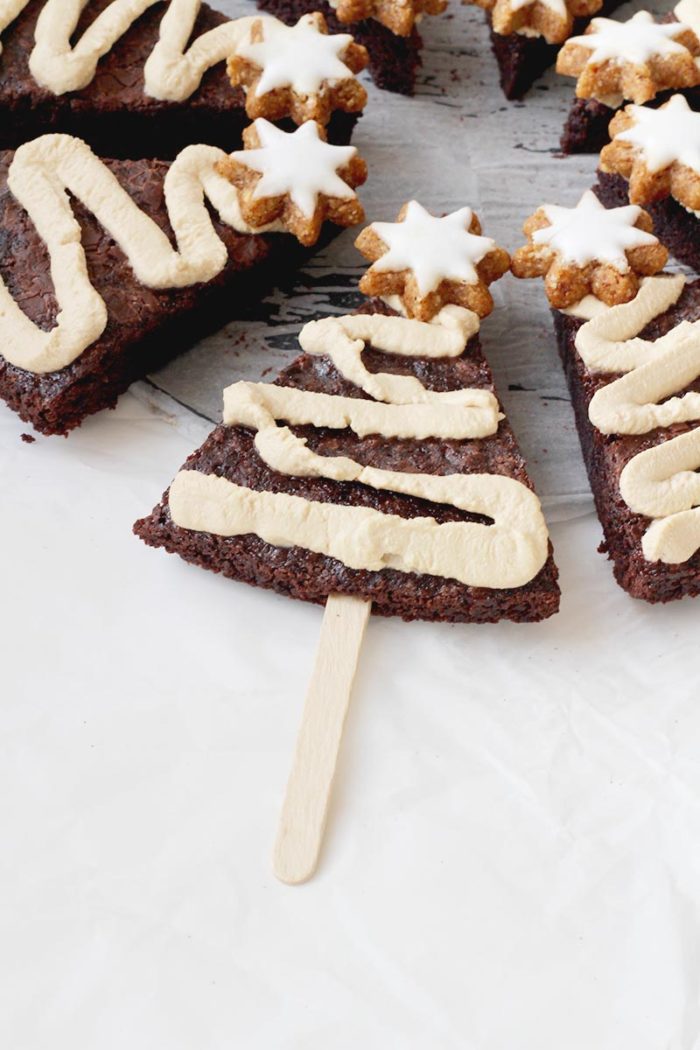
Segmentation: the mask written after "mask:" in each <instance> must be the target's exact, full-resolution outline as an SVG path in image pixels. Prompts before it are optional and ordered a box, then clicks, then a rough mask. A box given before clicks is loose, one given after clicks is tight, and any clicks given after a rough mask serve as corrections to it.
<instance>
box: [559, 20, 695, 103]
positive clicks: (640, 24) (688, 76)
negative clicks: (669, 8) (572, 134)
mask: <svg viewBox="0 0 700 1050" xmlns="http://www.w3.org/2000/svg"><path fill="white" fill-rule="evenodd" d="M699 54H700V41H699V40H698V38H697V37H696V35H695V33H694V32H693V31H692V29H690V27H689V26H687V25H684V24H683V23H682V22H668V23H664V24H660V23H657V22H655V21H654V18H653V15H650V14H649V12H648V11H639V12H637V14H636V15H634V16H633V17H632V18H630V19H629V20H628V21H627V22H616V21H614V20H613V19H611V18H594V19H593V21H592V22H591V24H590V26H589V27H588V29H587V30H586V32H585V33H584V34H583V36H574V37H571V38H570V39H569V40H567V42H566V43H565V44H564V47H563V48H562V49H561V51H560V52H559V56H558V58H557V72H558V73H564V74H565V75H568V76H578V77H579V80H578V83H577V85H576V94H577V95H578V97H579V98H597V99H600V100H601V101H603V102H606V103H607V104H609V105H612V106H617V105H620V103H621V102H622V101H623V99H631V100H632V101H634V102H638V103H641V102H648V101H649V100H650V99H652V98H654V97H655V96H656V95H657V94H658V93H659V92H660V91H665V90H668V89H669V88H683V87H692V86H693V85H695V84H697V83H699V82H700V69H699V68H698V64H697V61H696V59H697V56H698V55H699Z"/></svg>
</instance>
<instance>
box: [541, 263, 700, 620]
mask: <svg viewBox="0 0 700 1050" xmlns="http://www.w3.org/2000/svg"><path fill="white" fill-rule="evenodd" d="M552 312H553V316H554V325H555V329H556V334H557V342H558V346H559V353H560V355H561V359H562V362H563V364H564V369H565V372H566V377H567V381H568V384H569V390H570V391H571V400H572V404H573V407H574V412H575V415H576V425H577V428H578V432H579V437H580V439H581V447H582V449H583V456H584V460H585V462H586V467H587V470H588V477H589V480H590V483H591V488H592V490H593V495H594V498H595V504H596V510H597V512H598V517H599V518H600V521H601V524H602V526H603V533H604V536H605V542H604V544H603V546H602V547H601V550H602V551H603V552H604V553H607V554H608V557H609V558H610V559H611V560H612V562H613V572H614V574H615V578H616V580H617V582H618V583H619V584H620V586H621V587H623V588H624V590H626V591H627V592H628V593H629V594H631V595H632V596H633V597H634V598H642V599H644V600H645V601H648V602H668V601H672V600H674V599H676V598H683V597H686V596H691V595H698V594H700V552H698V553H696V554H695V555H694V556H693V557H692V558H690V559H689V560H688V561H686V562H683V563H682V564H679V565H669V564H666V563H663V562H659V561H657V562H654V561H647V560H646V558H645V557H644V555H643V552H642V548H641V540H642V536H643V535H644V533H645V532H646V530H647V528H648V527H649V524H650V520H649V518H646V517H643V516H642V515H640V514H635V513H634V512H633V511H632V510H630V508H629V507H628V506H627V504H626V503H625V501H624V500H623V498H622V496H621V495H620V484H619V479H620V474H621V472H622V469H623V467H624V466H625V465H626V464H627V463H628V462H629V461H630V460H631V459H632V458H633V457H634V456H636V455H637V454H638V453H640V452H642V451H644V450H645V449H648V448H651V447H653V446H655V445H658V444H661V443H662V442H664V441H668V440H669V439H670V438H673V437H677V436H678V435H680V434H683V433H685V432H687V431H689V430H692V429H694V428H696V427H697V422H696V423H681V424H675V425H674V426H671V427H664V428H657V429H656V430H653V431H651V432H650V433H647V434H641V435H633V436H630V435H619V434H608V435H606V434H603V433H601V432H600V431H599V430H597V429H596V428H595V427H594V426H593V425H592V423H591V422H590V419H589V417H588V407H589V404H590V402H591V399H592V397H593V395H594V394H595V392H596V391H597V390H599V389H600V388H601V387H603V386H605V385H607V384H608V383H610V382H611V380H612V379H614V378H616V376H610V375H607V374H606V375H601V374H593V373H591V372H589V371H588V369H587V368H586V366H585V364H584V363H583V361H582V360H581V357H580V356H579V354H578V352H577V350H576V346H575V339H576V334H577V332H578V330H579V328H580V327H581V325H582V324H583V322H582V321H581V320H578V319H576V318H574V317H570V316H567V315H565V314H562V313H560V312H559V311H557V310H554V311H552ZM699 319H700V281H694V282H692V283H689V284H687V285H686V287H685V289H684V291H683V294H682V295H681V297H680V299H679V300H678V302H677V303H676V304H675V305H674V306H672V307H671V309H669V310H668V311H666V313H665V314H663V315H661V316H660V317H658V318H656V319H655V320H654V321H653V322H651V324H649V325H647V327H646V328H645V329H644V331H643V332H642V333H641V335H642V337H643V338H645V339H658V338H659V337H661V336H663V335H665V334H666V332H668V331H670V330H671V329H672V328H675V327H676V326H677V325H678V324H680V323H681V321H697V320H699ZM687 390H700V382H698V381H696V382H695V383H694V384H692V385H691V386H689V387H688V388H687ZM684 392H685V391H678V394H679V395H680V394H682V393H684Z"/></svg>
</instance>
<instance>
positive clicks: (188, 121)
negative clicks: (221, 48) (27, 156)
mask: <svg viewBox="0 0 700 1050" xmlns="http://www.w3.org/2000/svg"><path fill="white" fill-rule="evenodd" d="M45 3H46V0H30V2H29V3H28V4H27V6H26V7H25V8H24V10H23V11H22V12H21V13H20V14H19V15H18V16H17V18H16V19H15V20H14V22H12V23H11V25H10V26H9V27H8V28H7V29H6V30H5V31H4V33H3V34H2V54H1V55H0V148H1V149H15V148H16V147H17V146H18V145H20V144H21V143H22V142H27V141H29V140H30V139H32V138H35V137H37V136H38V135H42V134H45V133H47V132H61V133H64V134H68V135H75V136H77V137H78V138H82V139H83V140H84V141H85V142H87V143H89V145H90V146H92V148H93V149H94V150H95V152H96V153H98V154H100V155H102V156H105V157H118V158H141V157H160V158H164V159H171V158H173V157H174V156H175V155H176V154H177V153H178V152H179V151H180V150H181V149H183V148H184V147H185V146H187V145H190V144H191V143H193V142H205V143H207V144H208V145H213V146H219V147H221V148H222V149H226V150H233V149H236V148H237V147H238V146H239V145H240V142H241V135H242V132H243V129H244V128H245V127H246V126H247V125H248V124H249V123H250V120H249V118H248V117H247V116H246V112H245V105H244V101H245V96H244V93H243V90H242V89H241V88H233V87H232V86H231V84H230V83H229V80H228V75H227V72H226V63H225V62H220V63H218V64H217V65H215V66H213V67H212V68H211V69H210V70H208V71H207V72H206V73H205V74H204V77H203V79H202V82H201V84H200V86H199V88H197V90H196V91H195V92H194V93H193V94H192V95H191V96H190V97H189V98H187V99H186V100H185V101H183V102H168V101H160V100H159V99H156V98H152V97H149V96H148V95H146V94H145V92H144V67H145V64H146V61H147V59H148V57H149V55H150V54H151V52H152V50H153V47H154V45H155V43H156V41H157V40H158V36H159V32H160V24H161V21H162V18H163V14H164V12H165V10H166V5H165V4H164V3H157V4H155V5H154V6H153V7H150V8H149V9H148V10H146V11H145V13H144V14H143V15H141V17H140V18H139V19H138V20H137V21H136V22H134V23H133V25H132V26H131V27H130V28H129V29H128V30H127V31H126V33H125V34H124V35H123V36H122V37H121V38H120V39H119V40H117V41H116V43H115V44H114V46H113V47H112V48H111V50H110V51H108V53H107V54H106V55H105V56H104V57H103V58H102V59H101V60H100V62H99V63H98V66H97V71H96V74H95V76H94V78H93V80H92V81H91V82H90V83H89V84H88V85H87V87H85V88H83V89H82V90H80V91H70V92H67V93H66V94H63V95H55V94H53V93H52V92H51V91H48V90H46V89H45V88H42V87H40V86H39V85H38V84H37V82H36V81H35V79H34V77H33V76H32V75H31V73H30V71H29V65H28V62H29V56H30V54H31V51H32V48H33V46H34V33H35V28H36V23H37V19H38V17H39V15H40V14H41V11H42V9H43V8H44V6H45ZM110 3H111V0H90V3H89V4H87V5H86V7H85V10H84V11H83V13H82V15H81V17H80V21H79V23H78V28H77V30H76V34H75V36H76V37H79V36H80V34H82V33H83V32H84V31H85V29H86V28H88V27H89V26H90V25H91V24H92V22H93V21H94V19H95V18H96V17H97V16H98V15H99V14H100V13H101V12H102V11H103V10H104V9H105V8H107V7H109V5H110ZM313 9H314V8H313V6H312V7H311V8H310V10H313ZM228 21H230V19H228V18H227V17H226V15H224V14H221V12H219V11H215V10H214V9H213V8H211V7H209V6H208V4H206V3H203V4H202V5H201V7H200V10H199V13H198V15H197V18H196V21H195V25H194V30H193V33H192V39H193V40H194V39H196V38H197V37H199V36H201V35H202V34H203V33H206V32H208V31H209V30H211V29H215V28H216V27H217V26H220V25H223V24H224V23H226V22H228ZM343 32H347V29H344V30H343ZM357 119H358V114H357V113H344V112H341V111H337V112H335V113H334V114H333V116H332V118H331V121H330V123H329V126H328V138H329V141H331V142H336V143H341V144H342V143H346V142H349V141H350V137H351V135H352V130H353V128H354V126H355V124H356V122H357ZM280 126H282V127H286V128H288V129H291V128H292V127H293V125H292V124H291V123H290V122H289V121H282V122H280Z"/></svg>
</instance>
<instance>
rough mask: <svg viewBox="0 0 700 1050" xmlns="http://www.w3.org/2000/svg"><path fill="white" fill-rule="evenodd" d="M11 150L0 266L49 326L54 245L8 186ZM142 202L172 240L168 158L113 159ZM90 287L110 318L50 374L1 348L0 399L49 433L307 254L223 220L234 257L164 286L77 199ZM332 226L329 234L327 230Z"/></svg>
mask: <svg viewBox="0 0 700 1050" xmlns="http://www.w3.org/2000/svg"><path fill="white" fill-rule="evenodd" d="M11 160H12V153H8V152H0V273H1V274H2V278H3V280H4V281H5V284H6V285H7V288H8V290H9V292H10V294H11V295H12V296H13V298H14V299H15V300H16V302H17V303H18V304H19V305H20V307H21V308H22V310H24V312H25V313H26V314H27V316H28V317H29V318H30V320H32V321H34V322H35V323H36V324H38V325H40V326H41V327H42V328H45V329H48V328H50V327H51V326H52V325H53V324H54V322H55V319H56V313H57V304H56V300H55V298H54V293H53V285H52V281H51V275H50V269H49V256H48V251H47V249H46V247H45V245H44V242H43V241H42V240H41V238H40V236H39V234H38V233H37V231H36V229H35V227H34V224H33V223H32V221H31V219H30V218H29V216H28V215H27V213H26V212H25V211H24V209H23V208H21V207H20V205H19V204H18V203H17V202H16V200H15V198H14V197H13V195H12V194H11V193H10V191H9V190H8V187H7V171H8V167H9V164H10V162H11ZM105 164H106V165H107V166H108V167H109V168H110V169H111V171H113V172H114V174H115V175H116V176H117V178H118V179H119V181H120V183H121V184H122V186H123V187H124V188H125V189H126V190H127V191H128V193H129V194H130V195H131V196H132V197H133V199H134V200H135V201H136V203H137V204H138V205H139V207H141V208H142V209H143V210H144V211H145V212H146V213H147V214H148V215H150V216H151V218H153V219H154V220H155V221H156V222H157V223H158V225H159V226H160V227H161V229H163V230H164V231H165V232H166V233H167V234H168V235H169V236H171V238H172V233H171V229H170V225H169V222H168V216H167V210H166V207H165V203H164V200H163V179H164V176H165V173H166V171H167V169H168V164H167V163H166V162H164V161H160V160H151V161H147V160H141V161H130V160H116V161H115V160H107V161H105ZM72 203H73V209H74V214H75V216H76V218H77V219H78V221H79V223H80V226H81V229H82V235H83V236H82V243H83V247H84V249H85V254H86V258H87V266H88V272H89V275H90V280H91V282H92V284H93V286H94V287H95V288H96V289H97V291H98V292H99V293H100V295H101V296H102V297H103V299H104V301H105V303H106V306H107V311H108V315H109V319H108V322H107V325H106V328H105V330H104V332H103V333H102V335H101V336H100V338H99V339H97V340H96V341H95V342H94V343H93V344H92V345H91V346H90V347H88V348H87V349H86V350H85V351H84V352H83V353H82V354H81V355H80V356H79V357H78V358H76V360H75V361H73V363H72V364H70V365H68V366H67V367H66V368H62V369H61V370H60V371H57V372H51V373H48V374H46V375H38V374H35V373H33V372H28V371H25V370H24V369H22V368H17V367H16V366H14V365H11V364H9V363H8V362H7V361H5V360H4V358H3V357H2V355H1V354H0V397H2V398H3V399H4V400H5V401H6V402H7V403H8V405H9V406H10V407H11V408H12V409H14V411H15V412H17V413H18V414H19V416H20V418H21V419H23V420H26V421H27V422H30V423H32V424H33V425H34V427H36V429H37V430H39V431H41V432H42V433H44V434H65V433H67V432H68V431H69V430H71V429H72V428H73V427H76V426H78V424H79V423H80V422H81V421H82V420H83V419H84V418H85V417H86V416H87V415H90V414H91V413H93V412H97V411H99V410H100V409H102V408H107V407H112V406H114V404H115V403H116V400H117V398H118V396H119V395H120V394H121V393H123V391H124V390H126V388H127V387H128V386H129V384H130V383H132V382H133V381H134V380H135V379H138V378H139V377H141V376H144V375H145V374H146V373H147V372H150V371H152V370H153V369H155V368H157V367H159V366H160V365H161V364H164V363H165V362H166V361H168V360H170V359H171V358H172V357H174V356H175V355H176V354H177V353H179V352H180V351H181V350H183V349H186V348H187V347H189V346H191V345H192V343H193V342H194V341H196V340H197V339H199V338H201V337H202V336H204V335H206V334H207V333H209V332H210V331H213V330H215V329H216V328H218V327H220V326H221V325H222V324H223V323H225V322H226V321H229V320H232V319H233V318H235V317H236V316H237V311H238V308H239V307H238V304H239V303H240V304H243V305H245V304H247V302H249V301H250V299H251V297H253V296H260V295H262V294H264V292H265V291H267V290H268V289H269V287H270V286H271V285H273V284H274V283H276V281H277V280H278V279H280V278H281V277H282V276H283V275H284V274H286V273H288V272H289V271H290V270H291V269H292V267H293V266H294V265H295V264H297V263H299V262H301V261H302V260H303V259H304V258H305V257H307V256H308V254H309V250H308V249H306V250H305V249H302V248H301V246H300V245H298V244H297V242H296V241H295V240H294V239H293V238H291V237H290V236H289V235H284V234H268V235H255V236H253V235H250V236H243V235H241V234H238V233H236V232H235V231H234V230H232V229H231V228H230V227H229V226H224V225H222V224H221V223H219V222H216V230H217V233H218V234H219V236H220V237H221V239H222V240H223V241H224V243H225V244H226V247H227V248H228V263H227V265H226V267H225V269H224V270H223V271H222V272H221V273H220V274H219V275H218V277H216V278H215V279H214V280H212V281H209V282H207V283H206V284H198V285H193V286H191V287H188V288H179V289H169V290H165V291H158V290H154V289H152V288H147V287H145V286H144V285H143V284H141V283H140V282H139V281H138V280H137V279H136V277H135V276H134V274H133V271H132V269H131V266H130V265H129V263H128V261H127V259H126V256H125V255H124V254H123V253H122V251H121V249H120V248H119V247H118V246H117V245H116V244H115V242H114V241H113V240H112V238H111V237H110V236H109V234H108V233H106V232H105V230H104V229H103V228H102V226H101V225H100V224H99V223H98V222H97V220H96V219H95V218H94V216H93V215H92V213H91V212H89V211H87V210H86V209H85V208H84V207H83V205H82V204H81V203H80V202H79V201H77V200H75V199H74V200H73V202H72ZM328 236H330V234H326V237H328Z"/></svg>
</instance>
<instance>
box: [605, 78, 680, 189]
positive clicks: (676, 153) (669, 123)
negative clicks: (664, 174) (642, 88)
mask: <svg viewBox="0 0 700 1050" xmlns="http://www.w3.org/2000/svg"><path fill="white" fill-rule="evenodd" d="M625 112H627V113H629V114H630V115H631V117H632V119H633V120H634V123H633V124H632V125H631V126H630V127H629V128H627V130H626V131H620V132H618V134H617V135H616V136H615V141H619V142H629V143H630V145H632V146H635V147H636V148H637V149H638V150H639V152H640V154H641V156H642V158H643V160H644V164H645V165H646V167H647V169H648V170H649V172H650V173H651V174H655V173H657V172H659V171H663V169H664V168H669V167H670V166H671V165H672V164H682V165H684V166H685V167H687V168H690V169H691V170H692V171H694V172H696V173H697V174H698V175H700V113H696V112H695V111H694V110H692V109H691V108H690V106H689V105H688V103H687V101H686V99H685V98H684V97H683V95H673V97H672V98H671V99H670V100H669V101H668V102H667V103H666V105H665V106H662V107H661V108H660V109H650V108H649V107H648V106H628V107H627V109H626V111H625Z"/></svg>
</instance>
